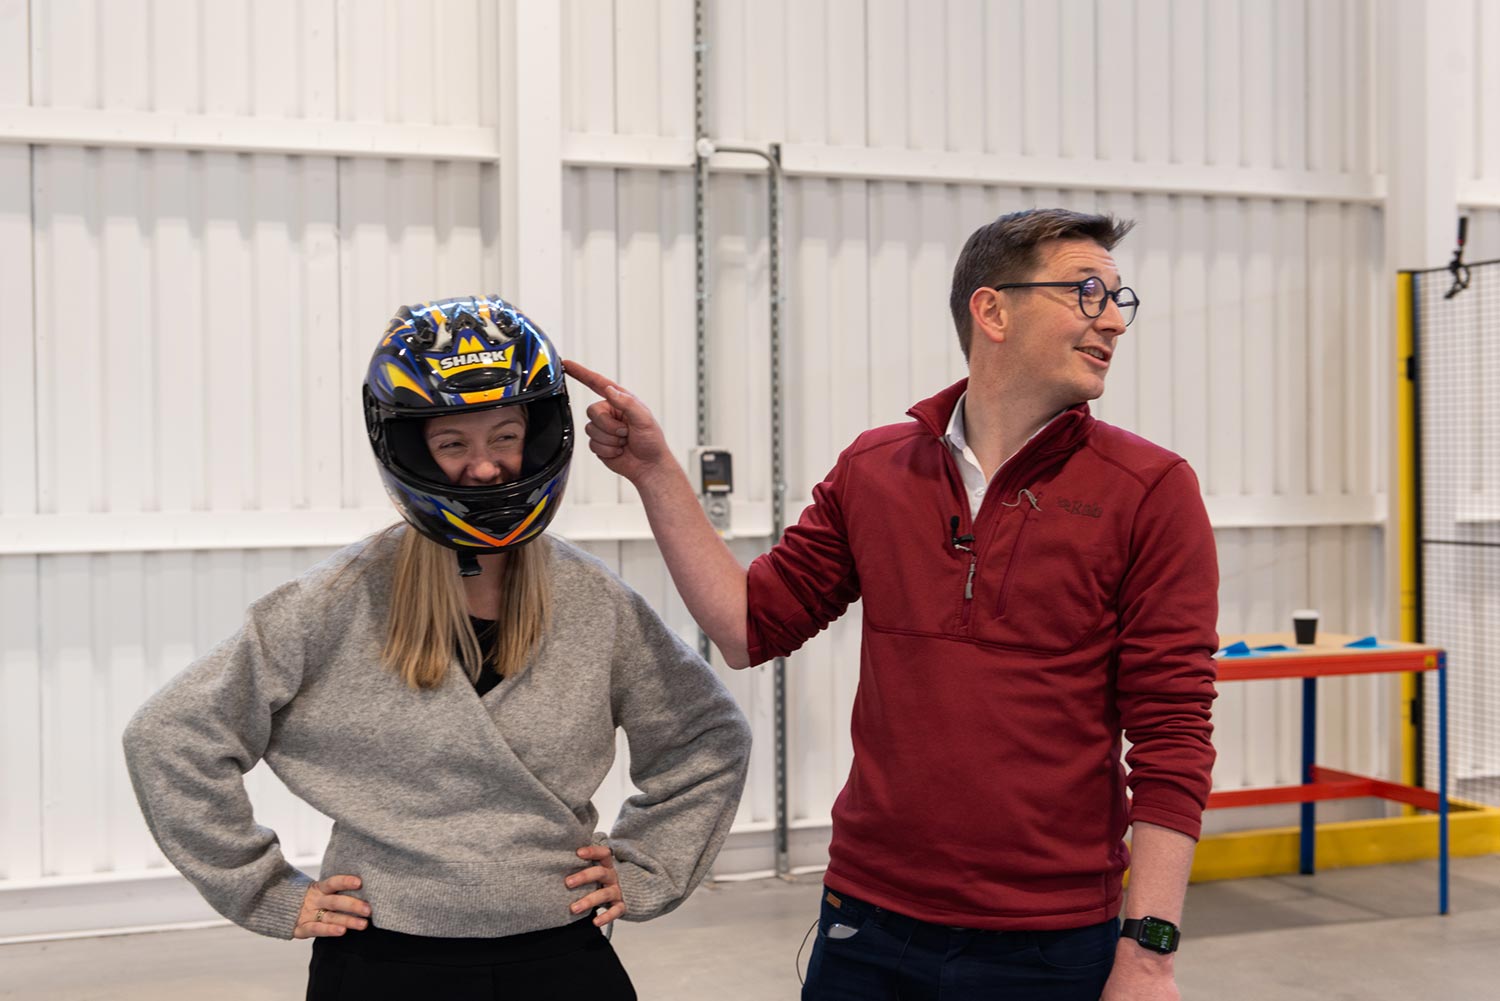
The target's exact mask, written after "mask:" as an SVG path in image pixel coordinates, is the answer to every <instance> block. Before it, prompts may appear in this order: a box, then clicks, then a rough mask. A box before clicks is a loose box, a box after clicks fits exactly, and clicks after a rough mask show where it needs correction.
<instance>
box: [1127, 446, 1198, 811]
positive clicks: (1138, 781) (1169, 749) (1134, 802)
mask: <svg viewBox="0 0 1500 1001" xmlns="http://www.w3.org/2000/svg"><path fill="white" fill-rule="evenodd" d="M1218 593H1219V567H1218V557H1217V555H1216V553H1215V551H1214V537H1213V530H1212V529H1211V528H1210V526H1209V521H1208V513H1207V512H1206V511H1205V510H1204V507H1203V498H1202V496H1201V495H1200V493H1199V491H1198V480H1197V478H1196V477H1195V476H1194V475H1193V472H1192V470H1191V469H1190V468H1188V465H1187V463H1185V462H1179V463H1177V464H1176V465H1174V466H1172V467H1171V468H1170V469H1168V470H1167V472H1166V473H1165V474H1163V476H1162V477H1161V478H1160V479H1159V480H1158V481H1157V482H1156V484H1154V485H1153V487H1152V489H1151V490H1150V492H1149V493H1148V494H1147V495H1146V497H1145V499H1144V500H1143V501H1142V502H1141V507H1140V510H1139V511H1138V512H1137V514H1136V519H1135V526H1134V528H1133V530H1132V533H1131V540H1130V566H1129V569H1128V570H1127V573H1126V577H1125V581H1124V584H1123V586H1122V588H1121V595H1120V636H1119V664H1118V674H1117V676H1116V705H1117V708H1118V710H1119V714H1120V722H1121V724H1122V726H1123V727H1124V730H1125V737H1126V739H1128V740H1129V741H1130V742H1131V747H1130V750H1129V751H1128V752H1127V753H1126V755H1125V760H1126V764H1127V765H1129V767H1130V774H1129V778H1128V782H1129V785H1130V790H1131V820H1132V821H1137V820H1143V821H1146V822H1148V823H1153V824H1159V825H1160V826H1162V827H1168V828H1171V829H1172V830H1175V831H1180V832H1181V833H1183V834H1186V835H1188V836H1189V837H1192V838H1196V837H1198V835H1199V833H1200V829H1201V827H1202V821H1203V809H1204V806H1205V805H1206V803H1207V801H1208V793H1209V786H1210V777H1211V772H1212V770H1213V764H1214V749H1213V744H1212V743H1211V738H1212V736H1213V723H1212V722H1211V715H1210V710H1211V708H1212V705H1213V700H1214V695H1215V690H1214V680H1215V676H1216V674H1217V670H1216V664H1215V662H1214V659H1213V652H1214V650H1215V648H1216V647H1217V646H1218V636H1217V634H1216V632H1215V629H1216V624H1217V620H1218V608H1219V604H1218Z"/></svg>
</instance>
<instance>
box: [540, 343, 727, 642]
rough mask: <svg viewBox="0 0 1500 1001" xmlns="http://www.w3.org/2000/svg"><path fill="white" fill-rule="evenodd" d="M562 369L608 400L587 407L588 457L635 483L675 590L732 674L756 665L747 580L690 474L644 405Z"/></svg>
mask: <svg viewBox="0 0 1500 1001" xmlns="http://www.w3.org/2000/svg"><path fill="white" fill-rule="evenodd" d="M563 369H564V371H566V372H567V374H568V375H570V376H572V377H573V378H574V379H575V380H577V381H578V382H580V383H582V384H583V385H585V386H587V387H588V388H589V389H591V390H593V391H594V392H595V393H597V394H598V395H599V396H602V397H603V398H604V401H603V402H602V403H594V404H591V405H590V406H589V408H588V411H587V413H588V417H589V420H588V424H587V425H586V426H585V427H584V433H585V434H586V435H587V436H588V439H589V450H590V451H592V452H593V453H594V454H595V455H597V456H598V457H599V458H600V460H601V461H603V463H604V465H605V466H606V467H608V468H609V469H610V470H612V471H614V472H616V473H618V474H620V475H621V476H623V477H625V478H626V479H627V480H629V481H630V482H631V483H632V484H634V486H635V489H636V492H637V493H639V494H640V497H641V502H642V503H643V504H644V505H645V507H646V519H647V521H648V522H650V525H651V534H652V535H654V536H656V544H657V545H658V546H659V547H660V548H661V554H662V558H663V559H664V560H665V561H666V564H667V570H668V572H670V573H671V575H672V583H673V584H675V585H676V586H677V591H678V593H679V594H681V595H682V600H683V602H684V603H685V604H686V605H687V608H688V612H689V613H690V614H691V615H692V616H693V618H694V619H696V620H697V622H698V625H700V626H701V627H702V628H703V631H704V632H706V633H707V634H708V636H709V638H710V639H711V640H713V641H714V645H715V646H717V647H718V648H719V652H720V653H721V654H723V656H724V662H725V663H726V664H728V665H729V666H730V667H734V668H741V667H749V666H750V654H749V652H748V649H747V647H748V640H747V637H746V632H745V619H746V610H747V603H746V583H745V581H746V577H745V568H744V567H743V566H741V565H740V561H739V560H737V559H736V558H735V556H734V554H733V553H731V552H730V551H729V547H728V546H727V545H725V544H724V540H723V539H722V538H720V537H719V533H718V532H716V531H714V528H713V526H712V525H711V524H709V521H708V516H707V515H706V514H704V513H703V508H702V506H701V505H700V504H699V503H698V497H697V495H696V494H694V493H693V486H692V484H691V483H689V482H688V478H687V474H686V473H685V472H683V469H682V466H681V464H680V463H678V461H677V459H676V457H675V456H674V455H673V454H672V452H671V450H670V449H669V448H668V447H667V443H666V436H665V435H664V434H663V433H662V430H661V425H659V424H657V423H656V418H655V417H653V416H652V415H651V411H650V410H649V409H648V408H647V407H646V405H645V404H644V403H642V402H641V401H640V400H638V399H636V398H635V397H634V396H632V395H630V394H629V393H627V392H626V391H625V390H623V389H621V388H620V387H619V386H618V385H616V384H615V383H613V382H611V381H610V380H609V379H607V378H605V377H604V376H602V375H600V374H599V373H597V372H594V371H591V370H590V369H587V368H585V367H584V366H582V365H580V364H578V363H577V362H575V361H564V362H563Z"/></svg>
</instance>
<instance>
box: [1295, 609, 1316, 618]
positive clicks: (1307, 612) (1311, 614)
mask: <svg viewBox="0 0 1500 1001" xmlns="http://www.w3.org/2000/svg"><path fill="white" fill-rule="evenodd" d="M1317 617H1318V610H1317V609H1316V608H1299V609H1297V610H1296V611H1295V612H1293V613H1292V618H1294V619H1316V618H1317Z"/></svg>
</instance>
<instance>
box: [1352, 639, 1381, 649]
mask: <svg viewBox="0 0 1500 1001" xmlns="http://www.w3.org/2000/svg"><path fill="white" fill-rule="evenodd" d="M1344 646H1345V647H1354V648H1357V649H1360V650H1379V649H1380V648H1381V647H1383V646H1385V644H1384V643H1382V642H1380V641H1379V640H1378V639H1376V638H1375V637H1373V636H1365V637H1363V638H1361V639H1357V640H1355V641H1354V642H1352V643H1345V644H1344Z"/></svg>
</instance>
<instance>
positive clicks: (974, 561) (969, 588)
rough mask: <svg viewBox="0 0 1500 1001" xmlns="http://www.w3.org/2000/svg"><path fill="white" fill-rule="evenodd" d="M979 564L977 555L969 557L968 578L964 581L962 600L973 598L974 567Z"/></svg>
mask: <svg viewBox="0 0 1500 1001" xmlns="http://www.w3.org/2000/svg"><path fill="white" fill-rule="evenodd" d="M977 566H979V557H977V556H974V557H971V558H970V559H969V579H968V580H966V581H964V600H965V601H972V600H973V598H974V568H975V567H977Z"/></svg>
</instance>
